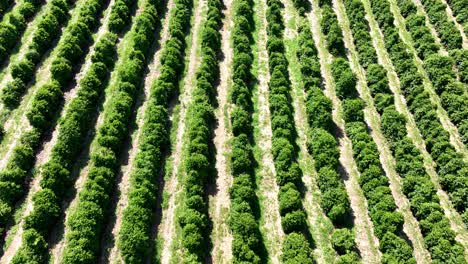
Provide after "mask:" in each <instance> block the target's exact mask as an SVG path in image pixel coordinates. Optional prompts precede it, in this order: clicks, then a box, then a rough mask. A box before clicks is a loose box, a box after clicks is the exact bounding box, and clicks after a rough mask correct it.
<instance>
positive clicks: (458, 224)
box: [362, 0, 468, 255]
mask: <svg viewBox="0 0 468 264" xmlns="http://www.w3.org/2000/svg"><path fill="white" fill-rule="evenodd" d="M362 2H363V4H364V8H365V9H366V19H367V21H368V22H369V25H370V28H371V32H370V33H371V36H372V42H373V45H374V47H375V50H376V52H377V56H378V60H379V64H380V65H382V66H383V67H384V68H385V69H386V70H387V76H388V80H389V85H390V89H391V90H392V92H393V94H394V99H395V106H396V110H397V111H398V112H399V113H401V114H403V115H404V116H405V117H406V120H407V124H406V128H407V130H408V137H409V138H410V139H411V140H412V142H413V144H414V145H415V146H416V147H417V148H418V150H419V151H420V152H421V154H422V156H423V158H424V159H423V161H424V167H425V169H426V172H427V173H428V174H429V176H430V177H431V181H432V183H433V184H434V186H435V187H436V189H437V196H438V197H439V199H440V204H441V206H442V208H443V210H444V213H445V215H446V216H447V218H448V219H449V222H450V227H451V228H452V230H453V231H454V232H455V234H456V235H457V236H456V239H457V241H458V242H460V243H461V244H462V245H463V246H464V248H465V255H467V254H468V235H467V231H466V227H465V225H464V223H463V221H462V219H461V216H460V215H459V214H458V213H457V212H456V211H455V209H454V208H453V206H452V205H451V202H450V200H449V198H448V195H447V193H445V192H444V191H443V190H442V188H441V187H440V183H439V179H438V175H437V173H436V171H435V163H434V161H433V160H432V158H431V156H430V154H429V153H428V152H427V150H426V145H425V142H424V140H423V138H422V136H421V134H420V132H419V129H418V128H417V126H416V122H415V120H414V117H413V115H412V114H411V113H410V112H409V110H408V106H407V104H406V100H405V98H404V96H403V95H402V92H401V89H400V81H399V79H398V76H397V74H396V71H395V68H394V66H393V64H392V61H391V59H390V55H389V54H388V52H387V50H386V49H385V44H384V39H383V33H382V32H381V30H380V28H379V26H378V24H377V21H376V20H375V18H374V17H373V15H372V11H371V8H370V3H369V2H368V1H364V0H363V1H362Z"/></svg>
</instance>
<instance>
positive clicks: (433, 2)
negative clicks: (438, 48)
mask: <svg viewBox="0 0 468 264" xmlns="http://www.w3.org/2000/svg"><path fill="white" fill-rule="evenodd" d="M421 2H422V3H423V4H424V7H425V10H426V12H427V14H428V17H429V20H430V21H431V23H432V24H433V25H434V27H435V28H436V30H437V32H438V33H439V37H440V40H441V42H442V44H444V45H445V46H446V47H447V49H448V50H453V49H461V48H462V45H463V39H462V36H461V34H460V31H458V29H457V27H456V26H455V23H454V22H453V21H451V20H449V18H448V16H447V12H446V11H445V9H446V7H447V5H446V4H444V3H442V1H440V0H421Z"/></svg>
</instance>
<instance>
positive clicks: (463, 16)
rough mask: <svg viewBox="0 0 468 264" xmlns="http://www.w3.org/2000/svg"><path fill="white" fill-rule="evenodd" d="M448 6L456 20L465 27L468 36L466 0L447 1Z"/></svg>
mask: <svg viewBox="0 0 468 264" xmlns="http://www.w3.org/2000/svg"><path fill="white" fill-rule="evenodd" d="M446 2H447V4H448V5H449V6H450V8H451V9H452V12H453V14H454V15H455V18H456V20H457V21H458V23H460V24H461V25H462V27H463V31H464V32H465V34H468V5H467V4H466V2H465V1H464V0H446Z"/></svg>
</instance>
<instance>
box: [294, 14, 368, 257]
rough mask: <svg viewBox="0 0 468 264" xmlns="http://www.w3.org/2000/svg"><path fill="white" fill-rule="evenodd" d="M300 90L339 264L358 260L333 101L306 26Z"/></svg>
mask: <svg viewBox="0 0 468 264" xmlns="http://www.w3.org/2000/svg"><path fill="white" fill-rule="evenodd" d="M297 57H298V59H299V62H300V68H301V76H302V83H303V89H304V90H305V92H306V96H307V97H306V114H307V122H308V123H309V126H310V131H307V133H308V134H309V136H310V142H308V150H309V152H310V154H311V155H312V157H313V159H314V165H315V169H316V171H317V172H318V178H317V185H318V187H319V189H320V192H321V194H322V198H321V203H320V205H321V207H322V209H323V210H324V211H325V214H326V215H327V217H328V218H329V219H330V220H331V221H332V223H333V225H334V226H335V228H336V229H335V231H334V232H333V235H332V243H333V247H334V249H335V250H336V252H337V253H338V254H339V255H340V261H339V262H341V263H356V262H358V261H359V255H358V253H357V249H356V244H355V241H354V233H353V230H352V228H353V222H352V221H351V220H350V219H352V212H351V207H350V202H349V197H348V194H347V192H346V189H345V185H344V183H343V181H342V179H341V174H340V172H339V157H340V152H339V149H338V142H337V140H336V138H335V137H334V136H333V127H334V124H333V120H332V110H333V109H332V102H331V100H330V99H329V98H327V97H326V96H325V94H324V93H323V91H322V90H321V87H322V79H321V72H320V62H319V58H318V56H317V49H316V48H315V43H314V40H313V38H312V33H311V31H310V28H309V26H308V25H307V24H306V23H305V24H304V25H301V26H300V27H299V51H298V54H297Z"/></svg>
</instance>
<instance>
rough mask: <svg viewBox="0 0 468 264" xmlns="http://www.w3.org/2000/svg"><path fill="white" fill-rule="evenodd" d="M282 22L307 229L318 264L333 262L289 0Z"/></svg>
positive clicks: (329, 224) (295, 19)
mask: <svg viewBox="0 0 468 264" xmlns="http://www.w3.org/2000/svg"><path fill="white" fill-rule="evenodd" d="M284 6H285V12H284V13H285V14H284V17H285V19H284V21H285V25H286V29H285V37H286V54H287V58H288V60H289V74H290V79H291V83H292V87H293V90H292V92H291V94H292V99H293V105H294V121H295V122H294V123H295V127H296V131H297V134H298V138H297V145H298V146H299V148H300V152H299V166H300V167H301V170H302V172H303V176H302V180H303V182H304V193H305V195H304V200H303V204H304V208H305V210H306V212H307V217H308V221H309V230H310V233H311V234H312V237H313V239H314V242H315V244H316V249H315V257H316V259H317V262H318V263H333V262H334V261H336V258H337V254H336V252H335V250H334V249H333V247H332V244H331V236H332V234H333V231H334V227H333V224H332V222H331V221H330V219H328V218H327V216H326V215H325V213H324V212H323V210H322V208H321V205H320V201H321V192H320V190H319V188H318V186H317V183H316V178H317V172H316V171H315V167H314V161H313V158H312V156H311V155H310V154H309V152H308V150H307V143H308V142H310V139H309V136H308V131H310V127H309V125H308V122H307V117H306V110H305V97H306V95H305V92H304V90H303V85H302V80H301V72H300V65H299V61H298V60H297V57H296V53H297V52H298V49H299V47H298V45H299V44H298V39H297V38H298V33H297V28H298V24H299V23H301V22H304V23H307V21H305V20H304V21H302V20H301V18H299V15H298V14H297V12H296V11H295V9H294V6H293V5H292V3H291V1H289V0H287V1H286V0H285V1H284Z"/></svg>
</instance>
